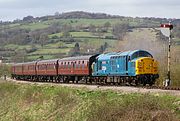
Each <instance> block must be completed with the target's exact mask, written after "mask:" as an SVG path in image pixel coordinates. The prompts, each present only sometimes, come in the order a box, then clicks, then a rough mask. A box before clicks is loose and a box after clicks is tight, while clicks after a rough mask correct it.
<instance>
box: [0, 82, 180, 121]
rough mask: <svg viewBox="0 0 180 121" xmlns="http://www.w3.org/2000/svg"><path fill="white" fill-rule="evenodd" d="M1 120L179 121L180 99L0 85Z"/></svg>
mask: <svg viewBox="0 0 180 121" xmlns="http://www.w3.org/2000/svg"><path fill="white" fill-rule="evenodd" d="M0 96H1V98H0V120H1V121H9V120H18V121H25V120H27V121H40V120H43V121H44V120H45V121H55V120H57V121H59V120H60V121H61V120H63V121H148V120H149V121H178V117H179V118H180V110H179V108H180V107H179V102H180V98H179V97H173V96H168V95H159V96H157V95H156V96H154V95H150V94H121V93H115V92H111V91H89V90H87V89H71V88H68V87H53V86H48V85H28V84H14V83H9V82H2V83H0Z"/></svg>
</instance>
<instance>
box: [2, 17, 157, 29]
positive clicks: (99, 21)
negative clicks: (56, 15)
mask: <svg viewBox="0 0 180 121" xmlns="http://www.w3.org/2000/svg"><path fill="white" fill-rule="evenodd" d="M106 22H109V23H110V24H111V25H114V24H116V23H122V22H128V23H129V24H130V25H131V26H139V25H143V24H146V25H147V24H148V23H149V24H150V25H159V22H155V21H151V20H144V19H141V18H135V19H134V18H128V17H126V18H115V19H53V20H47V21H41V22H34V23H27V24H9V25H5V26H3V27H5V28H9V27H10V28H19V27H20V28H25V29H31V30H36V29H44V28H47V27H49V26H50V25H52V24H53V23H59V24H61V25H63V24H71V25H72V26H78V25H80V26H81V25H83V26H88V25H90V24H93V25H95V26H102V25H104V24H105V23H106Z"/></svg>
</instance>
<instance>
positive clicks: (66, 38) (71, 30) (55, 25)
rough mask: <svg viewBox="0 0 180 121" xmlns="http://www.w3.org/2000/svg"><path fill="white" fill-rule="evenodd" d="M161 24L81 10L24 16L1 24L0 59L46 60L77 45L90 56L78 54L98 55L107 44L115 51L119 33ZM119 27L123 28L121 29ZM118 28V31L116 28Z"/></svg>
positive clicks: (63, 54)
mask: <svg viewBox="0 0 180 121" xmlns="http://www.w3.org/2000/svg"><path fill="white" fill-rule="evenodd" d="M162 21H167V19H160V18H138V17H137V18H132V17H123V16H113V15H107V14H104V13H88V12H81V11H75V12H68V13H62V14H59V13H56V14H55V15H54V16H53V15H51V16H44V17H37V18H34V17H32V16H27V17H24V18H23V20H15V21H13V22H3V23H0V25H1V26H0V30H1V31H0V42H1V45H0V46H1V49H0V56H3V57H4V59H6V61H7V62H22V61H31V60H36V59H38V58H39V57H42V56H43V57H44V58H45V59H50V58H57V57H64V56H70V55H72V54H71V52H70V50H73V47H74V46H75V44H76V43H78V44H80V48H81V50H82V52H84V48H87V47H84V45H89V47H88V50H87V51H88V52H90V53H81V54H93V53H99V52H100V51H105V49H106V48H104V49H103V46H104V44H105V43H106V45H110V46H108V47H107V50H111V48H114V46H113V45H114V44H116V42H117V41H118V40H120V39H122V37H119V36H121V35H118V33H119V34H124V33H125V32H126V31H131V30H130V29H133V28H142V27H146V28H147V27H157V26H159V24H160V22H162ZM119 24H121V25H126V27H125V28H122V27H123V26H121V25H119ZM117 25H118V26H119V28H118V27H116V28H115V26H117ZM119 29H124V30H122V31H119ZM94 45H96V46H94ZM19 55H21V56H20V57H19Z"/></svg>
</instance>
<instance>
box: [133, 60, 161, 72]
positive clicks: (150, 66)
mask: <svg viewBox="0 0 180 121" xmlns="http://www.w3.org/2000/svg"><path fill="white" fill-rule="evenodd" d="M157 65H158V64H157V61H155V60H154V59H153V58H150V57H143V58H139V59H137V60H136V75H141V74H157V73H158V72H157V68H158V67H157Z"/></svg>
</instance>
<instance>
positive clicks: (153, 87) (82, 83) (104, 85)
mask: <svg viewBox="0 0 180 121" xmlns="http://www.w3.org/2000/svg"><path fill="white" fill-rule="evenodd" d="M8 80H14V79H10V78H8ZM14 81H20V82H29V83H31V82H32V83H53V84H69V85H76V84H77V85H87V86H88V85H92V86H97V87H108V86H109V87H122V86H126V87H130V88H131V87H133V88H141V89H160V90H177V91H180V87H175V86H168V87H165V86H156V85H154V86H141V85H140V86H135V85H126V84H121V85H119V84H117V83H106V84H104V83H84V82H78V83H72V82H69V83H63V82H49V81H46V82H41V81H26V80H14Z"/></svg>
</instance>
